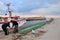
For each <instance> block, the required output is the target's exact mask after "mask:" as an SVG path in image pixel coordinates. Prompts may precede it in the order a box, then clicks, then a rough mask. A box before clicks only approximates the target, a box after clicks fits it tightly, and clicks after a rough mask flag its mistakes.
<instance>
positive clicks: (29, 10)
mask: <svg viewBox="0 0 60 40" xmlns="http://www.w3.org/2000/svg"><path fill="white" fill-rule="evenodd" d="M7 3H10V4H11V6H10V9H11V10H12V12H14V13H15V14H16V13H17V14H22V15H57V16H60V0H0V14H5V13H7V6H6V4H7Z"/></svg>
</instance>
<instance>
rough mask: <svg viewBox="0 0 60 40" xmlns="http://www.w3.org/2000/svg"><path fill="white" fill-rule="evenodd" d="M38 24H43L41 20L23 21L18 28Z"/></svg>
mask: <svg viewBox="0 0 60 40" xmlns="http://www.w3.org/2000/svg"><path fill="white" fill-rule="evenodd" d="M40 22H43V20H35V21H26V22H25V21H24V22H20V24H19V26H21V25H22V24H23V25H22V26H24V27H26V26H31V25H34V24H37V23H40ZM0 30H2V24H0Z"/></svg>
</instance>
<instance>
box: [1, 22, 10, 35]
mask: <svg viewBox="0 0 60 40" xmlns="http://www.w3.org/2000/svg"><path fill="white" fill-rule="evenodd" d="M7 27H9V28H10V22H4V23H3V24H2V29H3V31H4V32H5V35H8V34H9V31H8V28H7Z"/></svg>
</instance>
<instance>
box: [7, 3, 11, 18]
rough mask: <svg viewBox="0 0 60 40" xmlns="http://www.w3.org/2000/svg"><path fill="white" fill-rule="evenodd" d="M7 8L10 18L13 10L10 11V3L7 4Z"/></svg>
mask: <svg viewBox="0 0 60 40" xmlns="http://www.w3.org/2000/svg"><path fill="white" fill-rule="evenodd" d="M6 6H7V7H8V13H9V17H11V16H12V13H11V10H10V3H8V4H6Z"/></svg>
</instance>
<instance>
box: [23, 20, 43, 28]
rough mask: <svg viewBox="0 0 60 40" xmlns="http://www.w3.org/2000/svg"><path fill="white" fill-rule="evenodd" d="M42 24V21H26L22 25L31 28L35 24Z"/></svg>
mask: <svg viewBox="0 0 60 40" xmlns="http://www.w3.org/2000/svg"><path fill="white" fill-rule="evenodd" d="M40 22H43V21H42V20H35V21H27V22H26V23H25V24H23V26H24V27H26V26H31V25H34V24H37V23H40Z"/></svg>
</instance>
